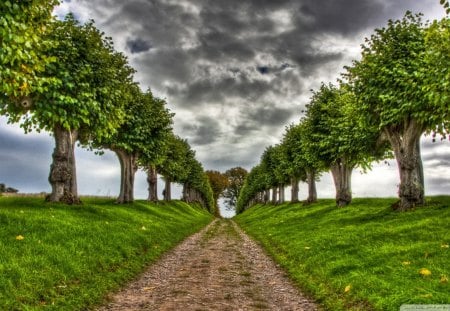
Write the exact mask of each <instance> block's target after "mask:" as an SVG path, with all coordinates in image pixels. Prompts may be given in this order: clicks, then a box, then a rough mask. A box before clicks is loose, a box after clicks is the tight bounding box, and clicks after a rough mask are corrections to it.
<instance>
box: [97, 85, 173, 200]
mask: <svg viewBox="0 0 450 311" xmlns="http://www.w3.org/2000/svg"><path fill="white" fill-rule="evenodd" d="M129 90H130V92H131V93H132V96H131V97H130V99H129V101H128V102H127V105H126V107H125V113H126V117H125V120H124V123H122V125H121V126H120V127H119V128H118V130H117V132H116V134H114V135H112V136H111V137H109V138H107V139H103V140H99V141H98V142H97V143H98V144H100V145H102V146H103V147H105V148H108V149H111V150H112V151H114V152H115V153H116V155H117V157H118V158H119V162H120V167H121V179H120V180H121V182H120V194H119V197H118V198H117V202H118V203H130V202H133V200H134V195H133V192H134V175H135V172H136V170H137V169H138V167H139V165H141V166H143V167H147V164H148V163H149V162H150V161H151V160H152V159H153V158H158V157H159V153H162V152H163V150H164V147H165V145H166V140H167V139H168V136H169V135H170V133H171V130H172V128H171V125H172V114H171V113H170V112H169V110H168V109H167V108H166V106H165V105H166V102H165V101H164V100H161V99H158V98H156V97H154V96H153V94H152V92H151V91H150V90H147V91H146V92H145V93H143V92H142V91H141V90H140V89H139V87H138V86H137V85H130V86H129Z"/></svg>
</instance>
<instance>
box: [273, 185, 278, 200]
mask: <svg viewBox="0 0 450 311" xmlns="http://www.w3.org/2000/svg"><path fill="white" fill-rule="evenodd" d="M277 191H278V189H277V187H273V188H272V204H277V197H278V196H277Z"/></svg>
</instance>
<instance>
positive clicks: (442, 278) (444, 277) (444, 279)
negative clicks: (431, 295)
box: [439, 275, 448, 284]
mask: <svg viewBox="0 0 450 311" xmlns="http://www.w3.org/2000/svg"><path fill="white" fill-rule="evenodd" d="M439 282H440V283H442V284H445V283H448V277H447V276H446V275H441V279H440V281H439Z"/></svg>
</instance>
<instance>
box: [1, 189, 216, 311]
mask: <svg viewBox="0 0 450 311" xmlns="http://www.w3.org/2000/svg"><path fill="white" fill-rule="evenodd" d="M211 219H212V216H211V215H210V214H208V213H207V212H206V211H204V210H202V209H200V208H195V207H191V206H188V205H186V204H184V203H182V202H177V201H175V202H171V203H167V204H163V203H160V204H159V205H154V204H149V203H147V202H144V201H142V202H136V203H134V204H130V205H116V204H114V202H113V201H112V200H109V199H84V204H83V205H81V206H65V205H61V204H50V203H44V202H43V199H42V198H14V197H0V309H1V310H40V309H45V310H84V309H87V308H92V307H93V306H95V305H98V304H99V303H102V302H103V301H104V299H105V297H106V294H107V293H108V292H110V291H114V290H117V289H118V288H120V286H121V285H123V284H124V283H126V282H127V281H129V280H131V279H132V278H133V277H135V276H136V275H137V274H138V273H140V272H142V271H143V269H144V268H145V267H146V266H147V265H148V264H149V263H151V262H153V261H155V260H156V259H157V258H158V257H159V256H160V255H161V254H162V253H163V252H165V251H167V250H168V249H170V248H172V247H173V246H174V245H176V244H177V243H179V242H180V241H181V240H182V239H184V238H185V237H186V236H188V235H190V234H192V233H194V232H196V231H198V230H200V228H202V227H204V226H205V225H206V224H207V223H209V222H210V221H211ZM18 236H22V237H23V240H18V239H17V237H18Z"/></svg>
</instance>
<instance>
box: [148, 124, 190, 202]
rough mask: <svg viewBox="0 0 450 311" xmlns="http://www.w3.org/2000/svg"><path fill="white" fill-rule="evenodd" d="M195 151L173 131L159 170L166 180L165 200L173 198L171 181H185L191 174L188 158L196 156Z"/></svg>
mask: <svg viewBox="0 0 450 311" xmlns="http://www.w3.org/2000/svg"><path fill="white" fill-rule="evenodd" d="M192 153H193V151H192V149H191V147H190V146H189V144H188V142H187V141H186V140H185V139H182V138H180V137H178V136H175V135H174V134H173V133H172V134H170V135H169V137H168V139H167V148H166V154H165V155H164V161H162V162H161V163H160V164H159V165H158V167H157V170H158V171H159V172H160V173H161V175H162V176H163V179H164V181H165V188H164V200H165V201H170V200H171V199H172V191H171V183H172V182H180V183H183V181H184V180H186V178H187V176H188V174H189V167H188V166H187V160H188V159H189V158H191V157H194V155H195V154H192Z"/></svg>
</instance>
